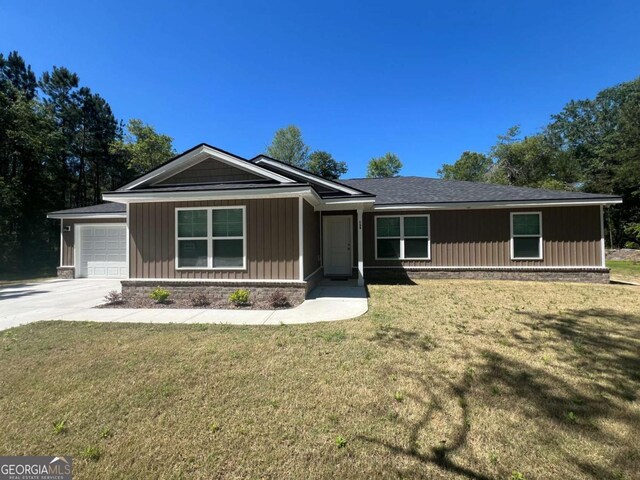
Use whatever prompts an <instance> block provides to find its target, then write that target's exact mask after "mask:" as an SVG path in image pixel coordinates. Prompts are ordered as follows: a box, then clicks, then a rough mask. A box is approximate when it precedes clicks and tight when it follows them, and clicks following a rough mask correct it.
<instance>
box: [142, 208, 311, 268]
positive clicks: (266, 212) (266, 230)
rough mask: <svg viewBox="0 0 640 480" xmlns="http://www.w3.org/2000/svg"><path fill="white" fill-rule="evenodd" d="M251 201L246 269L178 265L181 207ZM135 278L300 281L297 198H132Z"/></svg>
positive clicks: (247, 216)
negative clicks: (178, 212) (145, 200)
mask: <svg viewBox="0 0 640 480" xmlns="http://www.w3.org/2000/svg"><path fill="white" fill-rule="evenodd" d="M241 205H245V206H246V232H245V236H246V243H247V263H246V269H244V270H243V269H238V270H183V269H181V270H177V269H176V259H175V242H176V240H175V237H176V230H175V229H176V225H175V211H176V208H178V207H214V206H229V207H233V206H241ZM129 230H130V242H129V248H130V251H129V253H130V255H129V258H130V265H129V271H130V277H131V278H181V279H184V278H191V279H220V280H223V279H224V280H229V279H231V280H233V279H245V280H249V279H252V280H256V279H271V280H276V279H277V280H299V258H298V251H299V244H298V199H297V198H278V199H264V200H263V199H260V200H219V201H189V202H157V203H132V204H130V205H129Z"/></svg>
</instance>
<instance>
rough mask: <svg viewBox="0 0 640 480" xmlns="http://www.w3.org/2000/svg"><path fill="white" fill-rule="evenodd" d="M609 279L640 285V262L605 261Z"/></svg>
mask: <svg viewBox="0 0 640 480" xmlns="http://www.w3.org/2000/svg"><path fill="white" fill-rule="evenodd" d="M607 267H609V268H610V269H611V278H613V279H619V280H627V281H631V282H637V283H640V262H632V261H630V260H607Z"/></svg>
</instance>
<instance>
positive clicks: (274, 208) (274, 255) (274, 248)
mask: <svg viewBox="0 0 640 480" xmlns="http://www.w3.org/2000/svg"><path fill="white" fill-rule="evenodd" d="M270 210H271V211H270V212H269V213H270V214H271V222H270V223H271V256H270V258H271V272H270V276H269V278H273V279H275V278H278V240H279V239H278V216H279V215H278V214H279V213H280V212H279V211H278V201H277V200H274V201H273V202H271V209H270Z"/></svg>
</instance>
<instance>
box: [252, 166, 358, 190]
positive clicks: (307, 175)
mask: <svg viewBox="0 0 640 480" xmlns="http://www.w3.org/2000/svg"><path fill="white" fill-rule="evenodd" d="M255 163H267V164H269V165H271V166H273V167H276V168H280V169H281V170H284V171H285V172H289V173H292V174H294V175H299V176H300V177H303V178H306V179H307V180H311V181H313V182H316V183H319V184H321V185H324V186H325V187H328V188H333V189H334V190H340V191H341V192H344V193H348V194H349V195H362V192H360V191H358V190H354V189H353V188H349V187H345V186H344V185H340V184H338V183H335V182H332V181H331V180H326V179H324V178H322V177H319V176H317V175H314V174H313V173H307V172H303V171H301V170H296V169H295V168H291V167H290V166H288V165H283V164H282V163H280V162H274V161H273V160H270V159H268V158H265V157H262V156H260V157H258V160H256V161H255Z"/></svg>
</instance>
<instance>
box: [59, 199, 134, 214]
mask: <svg viewBox="0 0 640 480" xmlns="http://www.w3.org/2000/svg"><path fill="white" fill-rule="evenodd" d="M91 213H95V214H103V215H106V214H110V213H114V214H115V213H127V206H126V205H125V204H123V203H112V202H108V203H100V204H98V205H91V206H89V207H79V208H69V209H68V210H58V211H56V212H51V213H49V216H55V215H86V214H91Z"/></svg>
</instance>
